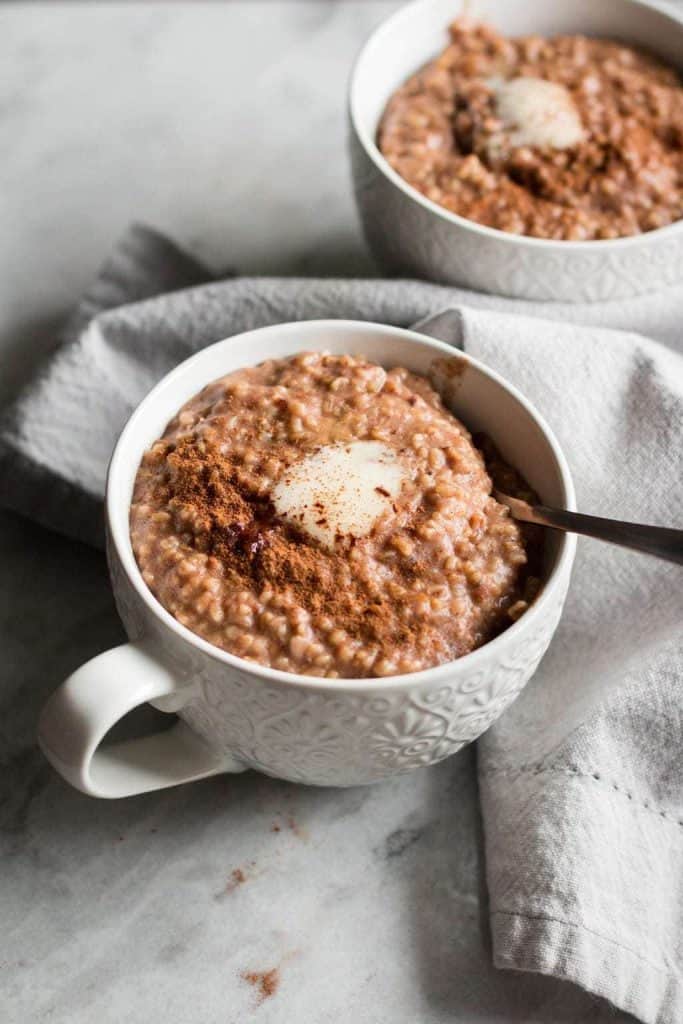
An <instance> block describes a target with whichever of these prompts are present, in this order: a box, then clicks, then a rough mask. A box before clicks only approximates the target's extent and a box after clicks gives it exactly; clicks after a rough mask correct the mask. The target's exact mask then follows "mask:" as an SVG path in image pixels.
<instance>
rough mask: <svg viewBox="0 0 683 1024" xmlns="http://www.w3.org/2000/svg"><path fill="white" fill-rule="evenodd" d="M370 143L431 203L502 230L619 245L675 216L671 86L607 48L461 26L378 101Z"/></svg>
mask: <svg viewBox="0 0 683 1024" xmlns="http://www.w3.org/2000/svg"><path fill="white" fill-rule="evenodd" d="M378 145H379V148H380V150H381V152H382V153H383V154H384V156H385V157H386V158H387V160H388V161H389V163H390V164H391V166H392V167H393V168H394V169H395V170H396V171H397V172H398V173H399V174H400V175H401V176H402V177H403V178H405V179H406V181H408V182H409V183H410V184H411V185H412V186H413V187H414V188H416V189H418V190H419V191H420V192H422V193H423V194H424V195H425V196H427V197H428V198H429V199H431V200H433V201H434V202H436V203H439V204H440V205H441V206H444V207H445V208H446V209H448V210H451V211H452V212H453V213H457V214H460V216H462V217H467V218H468V219H470V220H474V221H478V222H479V223H481V224H486V225H488V226H490V227H493V228H499V229H501V230H502V231H510V232H513V233H515V234H520V235H533V236H535V237H537V238H552V239H572V240H585V239H600V238H617V237H621V236H625V235H636V234H639V233H640V232H643V231H651V230H653V229H654V228H659V227H662V226H664V225H666V224H670V223H672V222H673V221H676V220H678V219H680V218H681V217H683V87H682V85H681V80H680V78H679V77H678V75H677V74H676V72H675V71H673V70H672V69H671V68H668V67H665V66H664V65H663V64H661V63H659V62H658V61H657V60H655V59H654V58H653V57H650V56H649V55H647V54H644V53H641V52H640V51H638V50H635V49H632V48H631V47H628V46H624V45H622V44H620V43H616V42H610V41H608V40H601V39H589V38H587V37H586V36H556V37H555V38H552V39H544V38H541V37H540V36H522V37H520V38H517V39H506V38H504V37H503V36H501V35H499V34H498V33H497V32H496V31H495V30H494V29H493V28H491V27H490V26H487V25H482V24H477V23H475V22H473V21H471V20H469V19H467V18H461V19H459V20H457V21H455V22H454V23H453V24H452V25H451V27H450V44H449V45H448V47H447V48H446V49H445V50H444V51H443V53H442V54H440V55H439V56H438V57H437V58H436V59H435V60H433V61H431V63H429V64H427V66H426V67H424V68H423V69H422V70H420V71H418V72H417V73H416V74H415V75H413V76H412V77H411V78H410V79H409V80H408V81H407V82H406V83H405V84H404V85H403V86H401V88H400V89H398V90H397V92H396V93H394V95H393V96H392V97H391V99H390V100H389V103H388V105H387V108H386V110H385V112H384V115H383V117H382V121H381V123H380V127H379V132H378Z"/></svg>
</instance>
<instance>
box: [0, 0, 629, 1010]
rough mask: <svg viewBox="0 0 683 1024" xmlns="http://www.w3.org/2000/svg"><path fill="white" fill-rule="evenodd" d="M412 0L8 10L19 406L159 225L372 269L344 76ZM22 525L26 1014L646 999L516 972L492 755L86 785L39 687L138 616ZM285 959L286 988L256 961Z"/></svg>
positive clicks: (11, 882) (86, 564)
mask: <svg viewBox="0 0 683 1024" xmlns="http://www.w3.org/2000/svg"><path fill="white" fill-rule="evenodd" d="M393 6H395V4H394V3H391V2H384V0H381V2H380V0H364V2H361V0H351V2H332V0H308V2H303V0H301V2H293V3H292V2H289V3H286V2H272V3H267V2H233V3H229V4H218V3H208V4H203V3H186V4H185V3H172V4H165V3H150V4H147V5H134V4H130V3H119V4H111V3H107V4H65V3H64V4H63V3H51V4H42V5H41V4H28V5H22V4H19V5H11V4H5V5H3V6H2V8H0V39H2V44H3V45H2V70H1V71H0V80H1V81H2V95H1V98H0V138H1V139H2V143H3V145H2V152H3V158H2V161H1V162H0V226H1V230H0V247H1V248H0V260H1V264H2V274H0V352H1V359H2V374H1V375H0V401H6V400H7V398H8V397H10V396H11V395H12V394H14V393H15V391H16V389H17V387H18V386H19V384H20V382H21V380H22V379H23V378H25V376H26V375H27V374H28V373H29V372H30V371H31V370H32V368H33V367H34V366H35V363H36V360H37V359H38V358H39V357H40V355H41V354H42V353H44V352H45V351H46V350H47V349H48V348H49V346H50V345H52V344H53V343H54V340H55V329H56V326H57V324H58V323H59V322H60V321H61V320H62V318H63V316H64V314H65V312H66V311H67V310H68V308H69V306H70V305H71V304H72V303H73V302H74V300H75V299H76V297H77V296H78V294H79V292H80V291H81V290H82V288H83V287H84V285H85V284H86V282H87V280H88V278H89V276H90V275H91V274H92V273H93V271H94V269H95V267H96V266H97V264H98V262H99V261H100V260H101V259H102V257H103V256H104V255H105V254H106V252H107V250H108V248H109V246H110V245H111V244H112V242H113V240H114V239H115V237H116V236H117V235H118V234H119V233H120V232H121V231H122V229H123V228H124V226H125V225H126V224H127V223H128V222H129V221H130V220H131V219H134V218H135V219H143V220H145V221H147V222H149V223H151V224H153V225H155V226H158V227H160V228H162V229H163V230H165V231H168V232H170V233H171V234H173V235H174V236H175V237H176V238H177V239H178V240H180V241H181V242H183V243H185V244H186V245H187V246H189V247H190V248H191V249H192V250H193V251H194V252H196V253H198V254H199V255H200V256H202V257H204V258H205V259H207V260H209V261H210V262H211V263H212V264H213V265H214V266H215V267H221V266H230V267H233V268H236V269H238V270H243V271H249V272H272V271H276V270H277V271H284V272H289V271H300V272H306V271H315V272H316V273H324V272H332V271H340V272H348V273H362V272H363V271H364V269H367V268H368V267H369V266H370V261H369V258H368V256H367V254H366V252H365V250H364V248H363V245H362V242H361V239H360V234H359V229H358V225H357V222H356V219H355V215H354V212H353V207H352V201H351V194H350V188H349V182H348V171H347V165H346V159H345V151H344V138H345V123H344V86H345V82H346V79H347V76H348V73H349V68H350V64H351V61H352V58H353V55H354V53H355V51H356V50H357V48H358V46H359V44H360V42H361V41H362V39H363V37H364V36H365V35H366V34H367V33H368V31H369V30H370V28H371V27H372V26H373V25H374V24H375V23H376V22H377V21H378V20H380V19H381V18H382V17H383V16H384V14H385V13H386V12H387V11H388V10H390V9H391V8H392V7H393ZM0 525H1V527H2V529H0V564H2V566H3V573H2V583H1V584H0V650H2V655H3V656H2V668H1V669H0V701H1V703H2V707H3V715H2V719H1V723H0V757H1V758H2V761H3V772H2V777H1V779H0V824H1V825H2V839H1V842H2V857H3V867H2V873H1V875H0V889H1V892H0V905H1V906H2V927H1V928H0V990H2V991H3V992H4V995H3V996H2V997H0V999H1V1000H2V1001H3V1002H4V1008H3V1010H2V1013H1V1014H0V1016H1V1018H2V1020H3V1022H4V1024H27V1022H28V1021H43V1020H44V1021H50V1022H51V1024H92V1022H93V1021H98V1022H100V1024H120V1022H121V1021H124V1020H125V1021H126V1022H127V1024H138V1022H140V1024H142V1022H143V1021H144V1022H146V1024H147V1022H150V1021H151V1022H155V1021H161V1020H163V1021H164V1022H167V1024H237V1022H243V1021H247V1020H251V1019H252V1018H253V1019H254V1020H255V1021H261V1022H263V1024H280V1022H283V1024H284V1022H292V1021H301V1022H304V1021H305V1022H313V1024H324V1022H327V1021H330V1022H332V1021H334V1022H341V1024H345V1022H347V1021H348V1022H351V1021H353V1022H355V1021H361V1022H369V1024H383V1022H387V1024H388V1022H391V1024H416V1022H420V1024H436V1022H447V1021H448V1022H458V1024H460V1022H462V1024H465V1022H467V1024H470V1022H481V1024H493V1022H512V1021H514V1022H527V1024H532V1022H538V1024H555V1022H564V1024H579V1022H581V1024H585V1022H589V1021H592V1022H607V1021H610V1022H612V1024H615V1022H616V1021H617V1020H625V1018H623V1017H619V1016H617V1015H614V1014H613V1013H611V1012H610V1011H609V1010H608V1009H607V1008H606V1007H605V1006H604V1004H601V1003H599V1002H596V1001H594V1000H591V999H590V998H589V997H588V996H586V995H585V994H583V993H582V992H580V991H578V990H576V989H574V988H572V987H570V986H566V985H562V984H561V983H557V982H554V981H552V980H549V979H544V978H540V977H525V976H521V975H519V976H518V975H512V974H505V973H501V972H497V971H495V970H494V969H493V968H492V966H491V961H490V951H489V948H488V941H489V940H488V930H487V921H486V897H485V885H484V877H483V860H482V854H481V836H480V822H479V816H478V810H477V799H476V778H475V774H474V770H473V766H474V755H473V752H472V751H471V750H466V751H463V752H462V753H461V754H459V755H458V756H456V757H454V758H452V759H451V760H449V761H447V762H445V763H443V764H441V765H439V766H437V767H436V768H434V769H430V770H426V771H423V772H421V773H416V774H414V775H412V776H410V777H407V778H401V779H397V780H394V781H392V782H389V783H388V784H385V785H382V786H378V787H375V788H371V789H356V790H346V791H330V790H307V789H303V788H297V787H295V786H291V785H288V784H285V783H280V782H276V781H273V780H269V779H265V778H262V777H259V776H256V775H253V774H252V775H250V776H241V777H239V776H238V777H225V778H223V779H214V780H210V781H207V782H204V783H200V784H196V785H193V786H187V787H181V788H179V789H176V790H173V791H168V792H164V793H160V794H153V795H149V796H144V797H139V798H136V799H132V800H126V801H121V802H115V803H106V802H98V801H94V800H90V799H88V798H86V797H84V796H82V795H80V794H79V793H77V792H75V791H73V790H71V789H69V787H68V786H67V785H66V784H64V783H62V782H61V780H60V779H58V778H57V777H56V776H55V775H54V773H53V772H52V771H51V770H50V769H49V767H48V766H47V765H46V763H45V762H44V761H43V759H42V757H41V756H40V754H39V753H38V751H37V750H36V749H35V745H34V733H35V724H36V719H37V714H38V709H39V707H40V705H41V704H42V702H43V700H44V699H45V696H46V694H47V693H48V692H50V691H51V690H52V689H53V688H54V687H55V685H56V684H57V683H58V682H59V681H60V680H61V678H63V677H64V675H66V674H67V673H68V672H69V671H71V670H72V669H73V668H75V667H76V666H77V665H78V664H79V663H80V662H81V661H83V660H84V659H85V658H87V657H89V656H91V655H93V654H95V653H97V652H98V651H100V650H102V649H103V648H105V647H106V646H108V645H111V644H113V643H116V642H118V641H119V640H120V639H121V636H122V633H121V627H120V625H119V623H118V620H117V618H116V614H115V612H114V609H113V604H112V600H111V596H110V593H109V588H108V585H107V580H106V570H105V567H104V562H103V559H102V557H101V556H100V555H99V554H97V553H95V552H93V551H90V550H88V549H86V548H85V547H81V546H78V545H77V544H73V543H69V542H67V541H64V540H62V539H60V538H57V537H55V536H53V535H50V534H48V533H47V532H45V531H42V530H40V529H38V528H36V527H33V526H32V525H30V524H28V523H25V522H22V521H20V520H19V519H17V518H16V517H13V516H10V515H7V514H4V515H2V516H1V517H0ZM240 872H241V873H242V874H240ZM242 878H243V880H242ZM271 971H276V972H277V973H276V974H272V975H269V979H270V981H272V982H273V985H269V981H268V978H267V979H266V982H265V986H266V988H271V987H272V988H274V991H272V992H269V993H266V994H265V998H264V997H263V995H264V993H261V995H260V994H259V979H258V977H252V978H251V981H250V980H249V976H250V972H253V974H255V975H259V973H261V974H263V973H264V972H265V973H266V974H267V972H271ZM275 981H277V982H278V984H277V985H275V984H274V982H275Z"/></svg>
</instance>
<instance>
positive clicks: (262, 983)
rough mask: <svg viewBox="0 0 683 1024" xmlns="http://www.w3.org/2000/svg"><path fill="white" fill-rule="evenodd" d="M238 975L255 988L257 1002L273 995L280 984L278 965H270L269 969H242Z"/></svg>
mask: <svg viewBox="0 0 683 1024" xmlns="http://www.w3.org/2000/svg"><path fill="white" fill-rule="evenodd" d="M240 977H241V978H243V979H244V981H246V982H247V983H248V984H249V985H251V986H252V987H253V988H255V989H256V992H257V995H258V1002H259V1003H262V1002H264V1000H266V999H270V997H271V996H274V995H275V993H276V992H277V990H278V987H279V985H280V970H279V968H278V967H271V969H270V970H269V971H242V973H241V975H240Z"/></svg>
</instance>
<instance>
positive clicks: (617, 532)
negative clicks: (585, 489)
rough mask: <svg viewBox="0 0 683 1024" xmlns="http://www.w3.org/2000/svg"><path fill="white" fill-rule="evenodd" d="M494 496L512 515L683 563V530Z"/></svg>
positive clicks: (498, 494)
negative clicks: (589, 514)
mask: <svg viewBox="0 0 683 1024" xmlns="http://www.w3.org/2000/svg"><path fill="white" fill-rule="evenodd" d="M493 496H494V498H495V499H496V501H499V502H500V503H501V505H507V507H508V508H509V509H510V512H511V513H512V518H513V519H519V520H520V522H523V523H534V524H535V525H536V526H549V527H550V528H551V529H553V530H564V531H565V532H568V533H580V534H583V536H584V537H595V538H596V539H597V540H606V541H609V542H610V543H611V544H619V545H620V546H621V547H622V548H632V549H633V551H644V552H645V553H646V554H648V555H655V556H656V557H657V558H664V559H666V561H667V562H676V563H677V564H678V565H683V530H673V529H670V528H669V527H666V526H641V525H640V524H638V523H623V522H621V521H619V520H618V519H599V518H598V517H597V516H585V515H583V514H582V513H580V512H567V511H565V510H564V509H559V508H547V507H546V506H545V505H529V504H528V502H526V501H522V500H521V499H520V498H511V497H510V495H509V494H502V493H501V492H500V491H494V492H493Z"/></svg>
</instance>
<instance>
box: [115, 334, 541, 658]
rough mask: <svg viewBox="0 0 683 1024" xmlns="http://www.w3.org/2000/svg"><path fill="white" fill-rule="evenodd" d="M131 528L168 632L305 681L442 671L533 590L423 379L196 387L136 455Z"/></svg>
mask: <svg viewBox="0 0 683 1024" xmlns="http://www.w3.org/2000/svg"><path fill="white" fill-rule="evenodd" d="M491 458H492V462H491V465H492V471H495V472H496V473H498V472H504V473H507V474H508V477H507V478H505V479H504V481H502V480H499V481H498V482H499V483H502V482H504V483H505V486H506V488H507V489H508V490H512V491H513V492H515V493H519V492H520V489H523V484H522V483H521V481H520V480H519V478H518V477H516V475H515V474H514V473H512V471H511V470H510V469H509V467H504V466H503V467H500V466H496V465H495V463H494V460H493V456H491ZM510 474H512V475H511V476H510ZM130 523H131V537H132V542H133V550H134V552H135V557H136V559H137V562H138V564H139V566H140V569H141V572H142V575H143V578H144V580H145V582H146V583H147V585H148V586H149V588H150V589H151V590H152V592H153V593H154V594H155V595H156V597H157V598H158V600H159V601H160V602H161V603H162V604H163V605H164V606H165V607H166V608H167V609H168V611H170V612H171V614H173V615H174V616H175V617H176V618H177V619H178V621H179V622H181V623H182V624H183V625H185V626H187V627H188V628H189V629H191V630H193V631H194V632H195V633H197V634H198V635H199V636H201V637H203V638H204V639H205V640H208V641H209V642H210V643H213V644H215V645H216V646H218V647H220V648H223V649H224V650H227V651H231V652H232V653H234V654H236V655H239V656H240V657H243V658H247V659H250V660H253V661H257V662H260V663H261V664H264V665H269V666H272V667H273V668H277V669H282V670H285V671H289V672H300V673H305V674H308V675H313V676H328V677H366V676H384V675H393V674H399V673H404V672H411V671H416V670H419V669H424V668H428V667H430V666H432V665H437V664H440V663H442V662H445V661H450V660H452V659H454V658H457V657H459V656H460V655H463V654H466V653H467V652H468V651H471V650H473V649H474V648H476V647H478V646H479V645H481V644H483V643H485V642H486V641H487V640H489V639H491V638H492V637H493V636H494V635H495V634H497V633H498V632H500V630H501V629H503V628H505V626H506V625H509V624H510V622H511V621H512V620H513V619H515V618H517V617H518V616H519V615H521V614H522V612H523V611H524V610H525V609H526V607H527V604H528V602H529V601H530V600H531V599H532V597H533V595H534V592H535V590H536V589H537V588H538V585H539V581H538V578H537V577H536V576H535V574H534V573H535V572H536V571H537V570H535V569H534V566H533V564H532V563H533V555H532V557H531V560H530V559H529V558H528V554H532V551H531V546H530V545H529V544H528V542H527V538H528V536H529V534H528V533H525V532H524V529H525V528H523V527H521V526H520V525H518V524H517V523H516V522H514V521H513V520H512V519H511V518H510V516H509V513H508V510H507V509H506V508H505V507H503V506H502V505H500V504H498V502H497V501H495V500H494V498H493V497H492V496H491V478H490V476H489V473H488V472H487V468H486V464H485V461H484V457H483V456H482V454H481V452H480V451H479V449H478V448H477V447H476V446H475V444H474V443H473V441H472V438H471V436H470V434H469V433H468V431H467V430H466V429H465V427H464V426H463V425H462V423H460V422H459V421H458V420H457V419H456V418H455V417H454V416H453V415H452V414H451V413H450V412H449V411H448V410H447V409H446V408H445V406H444V405H443V403H442V401H441V399H440V397H439V395H438V394H437V392H436V391H435V390H434V389H433V388H432V386H431V385H430V384H429V382H428V381H427V380H426V379H425V378H423V377H419V376H416V375H415V374H412V373H409V372H408V371H407V370H405V369H402V368H400V367H397V368H394V369H391V370H387V371H385V370H384V369H382V368H381V367H380V366H377V365H375V364H373V363H370V362H367V361H366V360H365V359H363V358H361V357H355V356H347V355H344V356H332V355H328V354H325V353H303V354H300V355H297V356H295V357H293V358H290V359H280V360H269V361H267V362H264V363H262V364H261V365H260V366H256V367H249V368H246V369H243V370H239V371H237V372H235V373H231V374H229V375H228V376H226V377H223V378H221V379H220V380H217V381H215V382H213V383H212V384H210V385H208V387H206V388H204V390H203V391H201V392H200V393H199V394H198V395H196V396H195V397H194V398H192V399H191V400H190V401H189V402H187V403H186V405H184V406H183V408H182V409H181V410H180V412H179V413H178V414H177V416H176V417H175V418H174V419H173V420H172V421H171V423H169V425H168V427H167V429H166V431H165V432H164V435H163V437H161V438H160V440H158V441H157V442H156V443H155V444H153V445H152V447H151V448H150V450H149V451H148V452H146V454H145V455H144V457H143V459H142V462H141V465H140V469H139V471H138V475H137V478H136V482H135V488H134V494H133V501H132V505H131V514H130Z"/></svg>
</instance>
